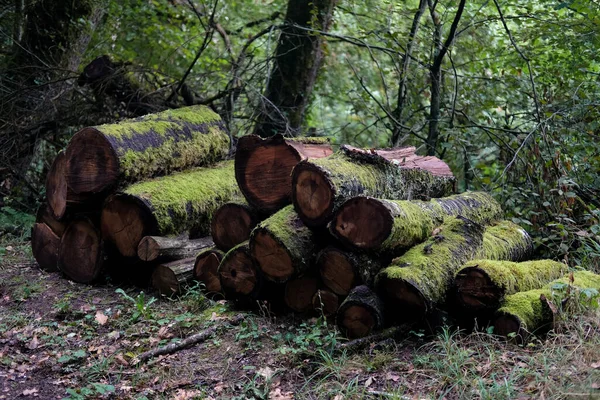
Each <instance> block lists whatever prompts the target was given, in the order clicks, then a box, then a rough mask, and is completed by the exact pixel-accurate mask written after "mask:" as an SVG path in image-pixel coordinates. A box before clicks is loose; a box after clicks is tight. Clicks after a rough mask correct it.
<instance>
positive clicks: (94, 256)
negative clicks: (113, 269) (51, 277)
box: [58, 220, 104, 283]
mask: <svg viewBox="0 0 600 400" xmlns="http://www.w3.org/2000/svg"><path fill="white" fill-rule="evenodd" d="M103 261H104V254H103V248H102V240H101V238H100V233H99V232H98V231H97V230H96V228H95V227H94V225H93V224H92V223H91V222H89V221H88V220H78V221H73V222H71V223H70V224H69V226H68V227H67V229H66V230H65V232H64V234H63V236H62V238H61V240H60V246H59V251H58V267H59V269H60V270H61V271H62V272H63V273H64V274H65V275H66V276H67V277H69V278H70V279H71V280H73V281H75V282H80V283H90V282H92V281H94V280H95V279H96V278H98V276H99V275H100V272H101V270H102V266H103V265H102V264H103Z"/></svg>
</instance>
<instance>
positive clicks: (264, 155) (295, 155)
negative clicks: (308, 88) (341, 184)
mask: <svg viewBox="0 0 600 400" xmlns="http://www.w3.org/2000/svg"><path fill="white" fill-rule="evenodd" d="M332 153H333V150H332V149H331V146H330V145H329V142H328V141H327V139H324V138H294V139H284V138H283V136H282V135H280V134H277V135H275V136H273V137H270V138H268V139H261V138H260V137H259V136H256V135H248V136H243V137H241V138H240V139H239V141H238V144H237V149H236V154H235V177H236V179H237V182H238V184H239V186H240V189H241V190H242V193H243V194H244V196H245V197H246V200H247V201H248V203H250V204H251V205H252V206H253V207H254V208H255V209H257V210H259V211H261V212H264V213H269V214H270V213H273V212H275V211H277V210H279V209H280V208H282V207H284V206H286V205H287V204H289V203H290V201H291V187H292V180H291V175H292V170H293V169H294V167H295V166H296V164H298V163H299V162H300V161H302V160H306V159H308V158H311V159H315V158H322V157H326V156H328V155H330V154H332Z"/></svg>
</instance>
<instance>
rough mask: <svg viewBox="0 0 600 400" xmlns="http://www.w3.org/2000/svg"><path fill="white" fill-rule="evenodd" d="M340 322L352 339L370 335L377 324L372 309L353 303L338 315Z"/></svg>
mask: <svg viewBox="0 0 600 400" xmlns="http://www.w3.org/2000/svg"><path fill="white" fill-rule="evenodd" d="M338 319H339V321H340V322H339V324H340V326H341V328H342V330H343V331H344V332H345V334H346V336H347V337H349V338H350V339H354V338H360V337H365V336H367V335H369V334H370V333H371V332H372V331H373V330H374V328H375V326H376V324H377V323H376V319H375V317H374V316H373V312H372V310H370V309H368V308H367V307H364V306H361V305H352V306H350V307H348V308H346V309H345V310H344V311H343V312H342V314H341V316H338Z"/></svg>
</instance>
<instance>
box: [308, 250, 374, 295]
mask: <svg viewBox="0 0 600 400" xmlns="http://www.w3.org/2000/svg"><path fill="white" fill-rule="evenodd" d="M315 265H316V267H317V269H318V271H319V274H320V275H321V280H322V281H323V284H324V285H325V286H326V287H327V288H329V289H330V290H331V291H332V292H333V293H335V294H337V295H340V296H347V295H348V293H350V290H352V288H354V287H355V286H358V285H360V284H361V283H364V284H366V285H369V286H370V285H372V283H373V279H374V278H375V275H376V274H377V273H378V272H379V270H380V269H381V268H382V267H383V266H384V265H385V264H384V263H382V262H381V260H379V259H377V258H375V257H372V256H370V255H367V254H362V253H354V252H351V251H347V250H341V249H338V248H336V247H333V246H328V247H326V248H324V249H323V250H321V251H320V252H319V254H318V255H317V259H316V262H315Z"/></svg>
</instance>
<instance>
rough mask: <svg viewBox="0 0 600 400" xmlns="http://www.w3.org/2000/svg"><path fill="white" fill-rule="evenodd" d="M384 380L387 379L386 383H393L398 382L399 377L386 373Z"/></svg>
mask: <svg viewBox="0 0 600 400" xmlns="http://www.w3.org/2000/svg"><path fill="white" fill-rule="evenodd" d="M385 379H387V380H388V381H394V382H398V380H399V379H400V376H399V375H396V374H394V373H392V372H388V373H387V374H386V375H385Z"/></svg>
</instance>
